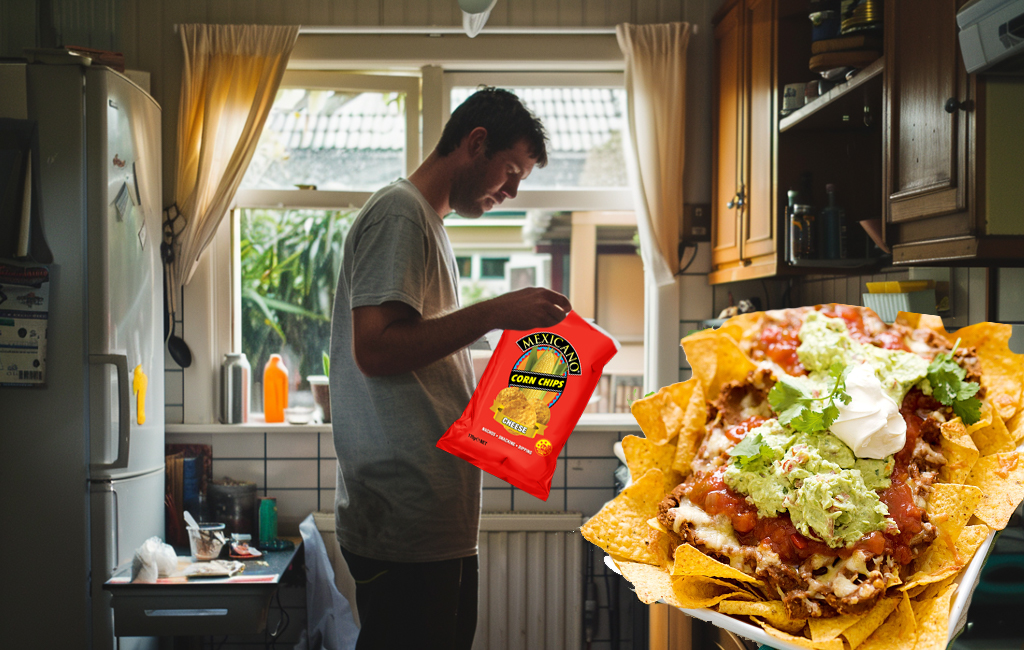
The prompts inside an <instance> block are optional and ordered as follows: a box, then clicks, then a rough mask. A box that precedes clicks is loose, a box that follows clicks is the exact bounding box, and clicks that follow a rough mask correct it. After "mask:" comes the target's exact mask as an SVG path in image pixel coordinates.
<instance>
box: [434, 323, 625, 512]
mask: <svg viewBox="0 0 1024 650" xmlns="http://www.w3.org/2000/svg"><path fill="white" fill-rule="evenodd" d="M618 350H619V344H618V342H617V341H615V339H613V338H612V337H610V336H609V335H608V334H607V333H606V332H604V331H603V330H602V329H600V328H599V327H597V326H596V325H593V324H591V323H588V322H586V321H585V320H583V319H582V318H580V316H579V315H577V314H576V312H569V315H568V316H566V318H565V320H563V321H562V322H561V323H559V324H558V325H555V326H554V327H545V328H539V329H534V330H527V331H512V330H505V332H504V333H502V335H501V340H500V341H499V342H498V345H497V347H496V348H495V350H494V354H492V355H491V360H490V362H488V364H487V369H486V370H484V375H483V377H482V378H481V379H480V384H479V385H478V386H477V387H476V391H475V392H474V393H473V397H472V398H471V399H470V402H469V406H467V407H466V410H465V411H463V413H462V416H461V417H460V418H459V419H458V420H456V421H455V423H454V424H452V426H451V427H449V428H448V431H447V432H445V434H444V435H443V436H441V439H440V440H439V441H438V442H437V446H438V448H439V449H444V450H445V451H447V452H449V453H452V454H455V455H456V456H458V457H459V458H462V459H464V460H468V461H469V462H471V463H473V464H474V465H476V466H477V467H479V468H480V469H482V470H484V471H485V472H488V473H489V474H491V475H493V476H496V477H497V478H500V479H502V480H504V481H507V482H509V483H511V484H512V485H514V486H516V487H517V488H519V489H521V490H523V491H525V492H528V493H529V494H532V495H533V496H535V497H537V498H538V499H543V500H545V501H546V500H547V498H548V494H549V493H550V492H551V477H552V476H553V475H554V472H555V463H556V462H557V460H558V454H559V453H560V452H561V451H562V447H563V446H565V442H566V440H568V439H569V434H571V433H572V430H573V428H574V427H575V426H576V423H577V422H579V419H580V416H581V415H582V414H583V409H585V408H586V407H587V403H588V402H589V401H590V397H591V396H592V395H593V394H594V388H595V387H596V386H597V382H598V380H599V379H600V378H601V371H602V370H603V369H604V366H605V364H606V363H608V361H610V360H611V358H612V357H613V356H615V353H616V352H618Z"/></svg>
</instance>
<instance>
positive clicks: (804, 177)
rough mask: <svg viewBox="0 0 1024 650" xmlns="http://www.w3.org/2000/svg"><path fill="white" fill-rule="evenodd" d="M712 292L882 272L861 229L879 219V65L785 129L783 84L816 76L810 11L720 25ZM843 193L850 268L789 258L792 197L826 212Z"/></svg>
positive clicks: (745, 9)
mask: <svg viewBox="0 0 1024 650" xmlns="http://www.w3.org/2000/svg"><path fill="white" fill-rule="evenodd" d="M714 23H715V32H714V58H715V69H714V81H715V85H714V89H713V99H714V102H713V104H714V110H713V115H714V133H713V142H714V144H715V150H714V153H713V170H714V174H713V181H712V182H713V189H712V197H713V203H712V208H711V213H712V237H711V241H712V254H711V259H712V267H713V268H712V272H711V274H710V275H709V276H708V280H709V282H710V283H711V284H720V283H724V282H734V281H737V280H748V279H753V278H764V277H772V276H780V275H793V274H798V273H805V272H808V271H814V270H818V271H821V272H829V273H841V272H844V271H849V272H857V273H864V272H869V271H867V269H869V268H871V267H872V266H877V265H878V262H877V260H876V259H871V258H870V253H871V251H870V250H869V249H870V246H869V245H868V239H867V236H866V235H865V233H864V232H863V231H862V230H861V229H860V228H859V226H858V225H857V222H858V221H860V220H865V219H877V220H881V217H882V202H881V195H882V188H881V174H882V170H881V167H882V145H881V143H882V139H881V125H880V120H879V119H878V116H880V115H881V109H882V106H881V104H882V77H883V75H882V73H883V65H884V62H883V61H882V60H881V59H879V60H878V61H876V62H875V63H873V64H872V65H870V66H868V67H867V68H866V69H864V70H863V71H861V73H860V74H858V75H857V76H856V77H854V78H853V79H852V80H851V81H849V82H846V83H843V84H840V85H839V86H837V87H836V88H834V89H832V90H830V91H829V92H828V93H827V94H826V95H823V96H822V97H819V98H818V99H816V100H815V101H814V102H812V103H811V104H809V105H807V106H805V107H803V108H801V109H799V110H797V111H796V112H794V113H793V114H791V115H789V116H787V117H785V118H781V119H780V118H779V109H780V108H781V97H782V90H783V87H784V86H785V85H786V84H789V83H796V82H808V81H812V80H814V79H815V77H817V76H818V75H816V74H815V73H814V72H811V71H810V69H809V59H810V56H811V25H810V22H809V20H808V18H807V4H806V2H805V1H804V0H734V1H733V2H727V3H726V4H725V5H723V6H722V8H721V9H720V10H719V11H718V13H717V14H716V17H715V20H714ZM827 183H834V184H836V186H837V193H838V197H839V202H840V204H841V205H842V206H843V207H844V208H845V210H846V214H847V222H848V228H847V230H848V233H849V234H848V241H849V245H848V248H849V251H850V252H849V257H848V259H843V260H801V261H800V262H799V263H798V264H795V265H791V264H789V263H788V262H787V260H786V259H785V258H786V255H785V237H786V228H785V224H784V223H783V222H784V218H785V204H786V192H787V191H788V190H790V189H796V190H800V191H801V192H802V195H801V202H802V203H809V204H811V205H813V206H817V207H819V208H820V207H822V206H824V205H826V200H827V199H826V193H825V185H826V184H827Z"/></svg>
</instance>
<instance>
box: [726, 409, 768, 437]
mask: <svg viewBox="0 0 1024 650" xmlns="http://www.w3.org/2000/svg"><path fill="white" fill-rule="evenodd" d="M764 422H765V419H764V418H762V417H758V416H756V415H752V416H750V417H749V418H747V419H746V420H744V421H742V422H740V423H739V424H737V425H736V426H732V427H726V428H725V437H726V438H728V439H729V440H731V441H732V442H739V441H740V440H743V438H745V437H746V435H747V434H748V433H749V432H750V430H751V429H756V428H757V427H759V426H761V425H762V424H764Z"/></svg>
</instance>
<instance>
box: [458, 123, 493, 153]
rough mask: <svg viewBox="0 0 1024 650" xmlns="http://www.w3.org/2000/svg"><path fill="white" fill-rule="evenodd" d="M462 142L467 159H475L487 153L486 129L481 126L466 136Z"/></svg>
mask: <svg viewBox="0 0 1024 650" xmlns="http://www.w3.org/2000/svg"><path fill="white" fill-rule="evenodd" d="M462 142H463V145H464V146H465V147H466V153H467V154H468V155H469V157H470V158H476V157H477V156H478V155H479V154H482V153H485V152H486V151H487V129H485V128H484V127H482V126H478V127H476V128H475V129H473V130H472V131H470V132H469V133H468V134H466V137H465V138H464V139H463V141H462Z"/></svg>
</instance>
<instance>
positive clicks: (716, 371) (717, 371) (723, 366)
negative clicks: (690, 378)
mask: <svg viewBox="0 0 1024 650" xmlns="http://www.w3.org/2000/svg"><path fill="white" fill-rule="evenodd" d="M682 345H683V350H684V351H685V352H686V358H687V360H688V361H689V362H690V367H692V368H693V374H694V376H695V377H697V379H698V380H700V383H701V387H702V388H703V389H704V395H705V396H706V397H707V398H708V399H713V398H715V397H717V396H718V393H719V389H720V388H721V387H722V384H725V383H727V382H730V381H736V380H740V379H743V378H744V377H746V376H747V373H749V372H751V371H752V370H755V369H757V366H755V365H754V362H753V361H751V360H750V359H749V358H748V357H747V355H745V354H743V350H741V349H740V347H739V345H737V344H736V341H734V340H733V339H732V337H731V336H729V335H728V334H721V333H718V332H711V333H709V334H704V333H703V332H698V333H697V334H691V335H690V336H687V337H686V338H685V339H683V342H682Z"/></svg>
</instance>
